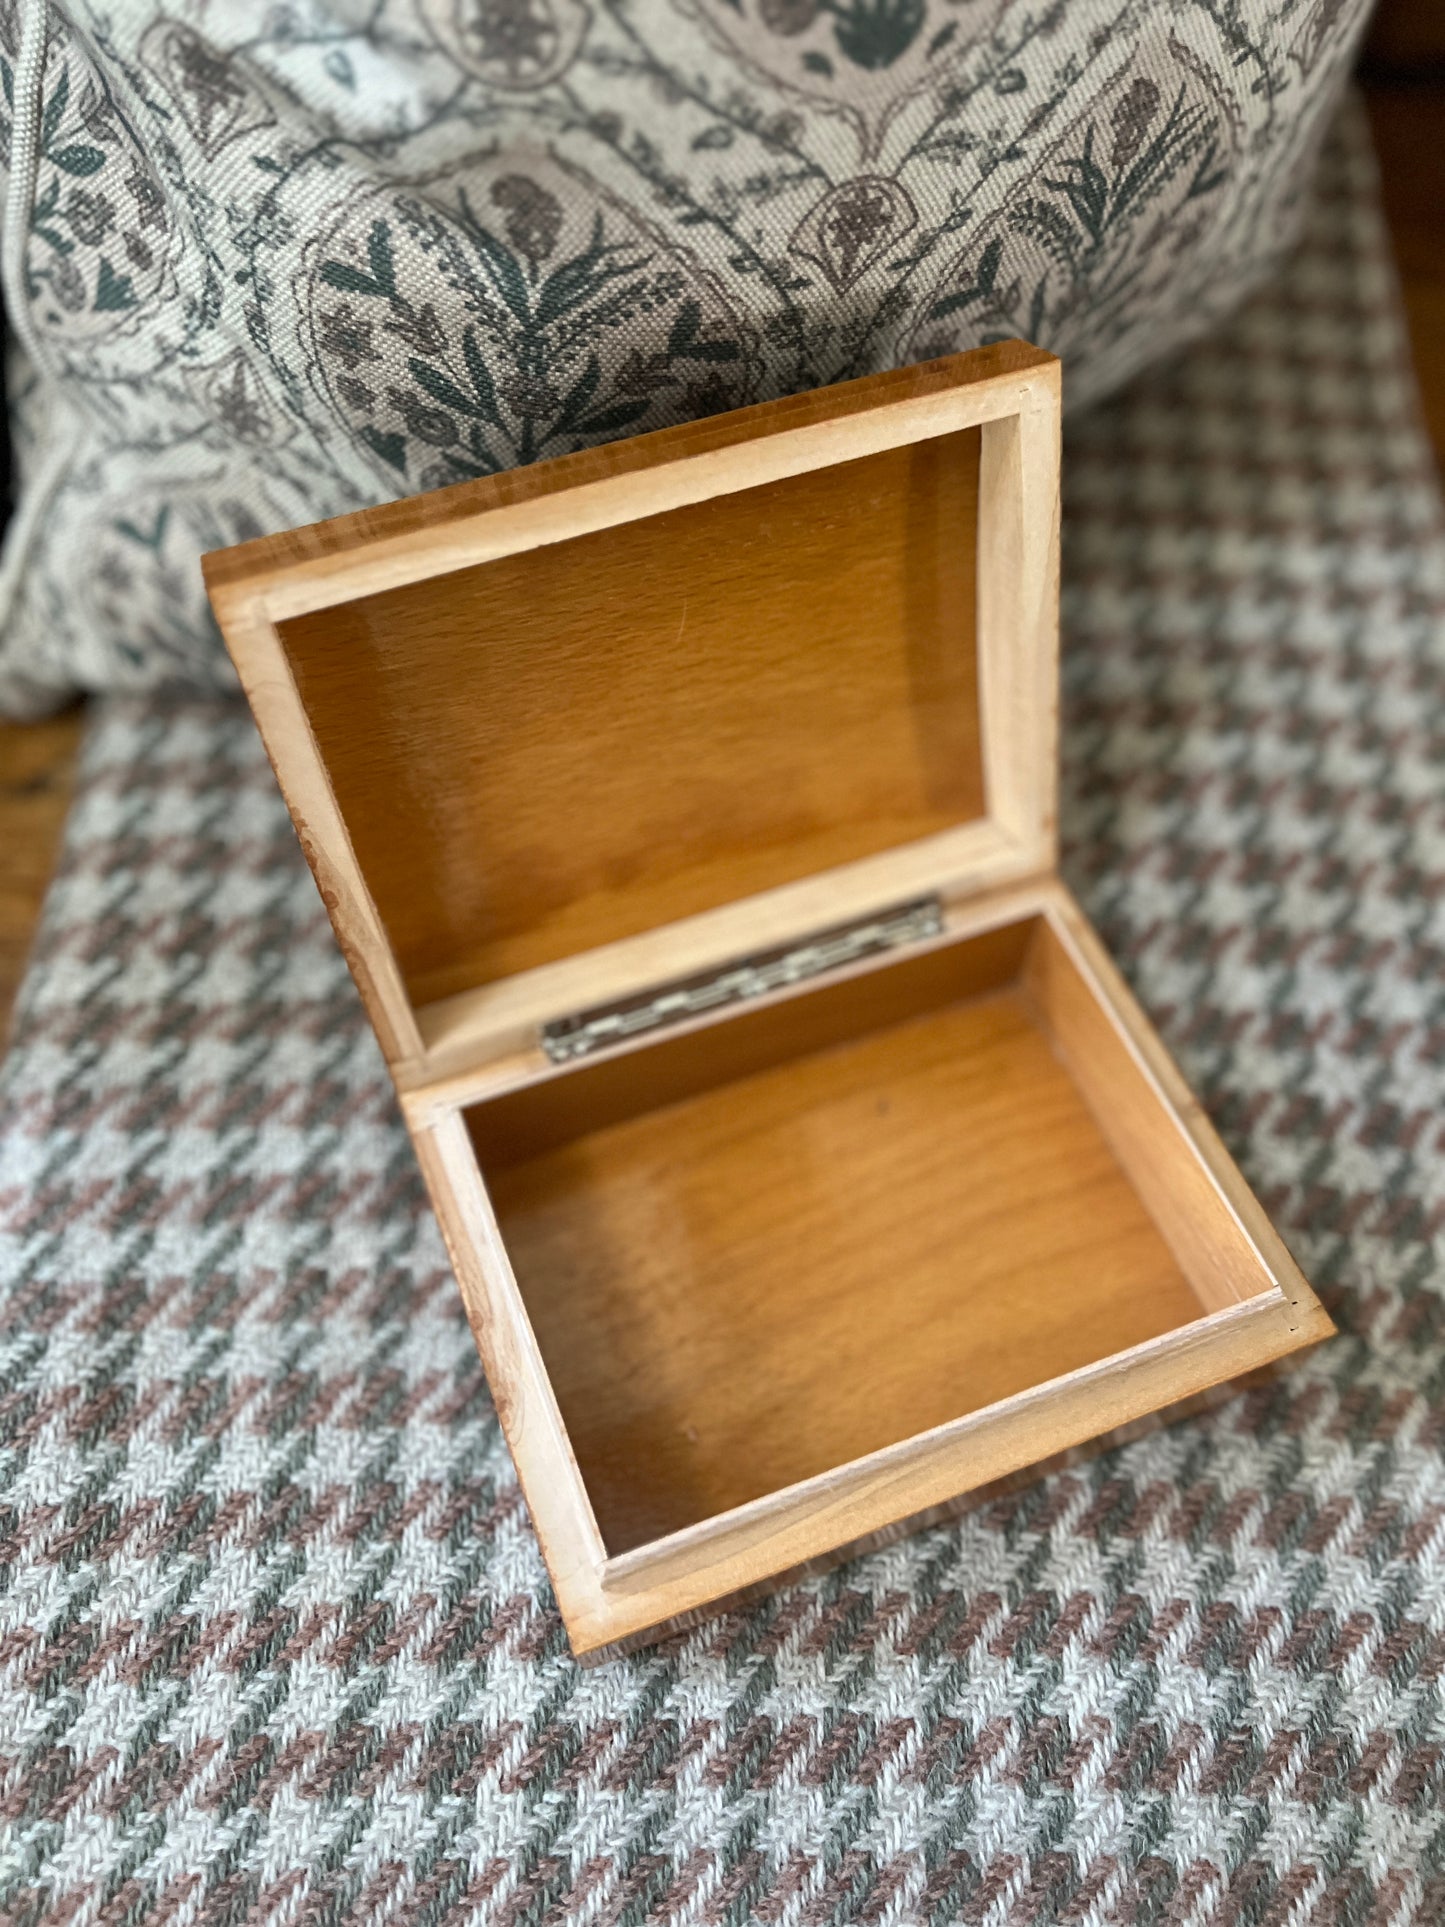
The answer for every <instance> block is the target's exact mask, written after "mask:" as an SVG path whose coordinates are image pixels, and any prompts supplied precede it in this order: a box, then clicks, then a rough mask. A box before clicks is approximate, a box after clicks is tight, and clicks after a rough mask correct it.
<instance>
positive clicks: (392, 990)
mask: <svg viewBox="0 0 1445 1927" xmlns="http://www.w3.org/2000/svg"><path fill="white" fill-rule="evenodd" d="M218 614H219V611H218ZM222 621H223V623H224V629H225V636H226V645H227V647H228V649H229V650H230V653H231V660H232V662H233V663H234V664H235V666H236V673H237V675H238V676H239V677H240V679H241V687H242V689H243V690H244V691H245V693H246V700H247V701H248V702H249V703H250V705H251V713H252V714H253V716H254V717H255V719H256V726H257V728H258V729H259V731H260V734H261V742H262V745H263V747H264V748H265V751H266V754H267V756H268V758H269V759H270V763H271V768H272V770H273V771H274V772H275V776H276V781H277V784H278V785H279V787H280V790H281V794H282V796H283V798H284V799H285V802H286V807H287V809H288V810H289V811H290V813H291V820H292V822H293V823H294V824H295V826H296V834H297V837H298V838H299V839H300V843H301V847H302V850H303V851H304V852H305V855H306V860H307V862H308V863H309V864H310V866H311V872H312V875H313V876H314V877H315V879H316V887H317V889H318V890H319V891H320V892H321V900H322V902H323V903H324V904H325V906H326V911H327V914H328V915H329V917H330V918H331V924H332V928H333V929H334V930H335V932H336V940H337V942H338V943H339V944H340V945H341V949H342V952H343V954H344V956H345V958H346V961H347V963H348V964H349V965H350V968H351V974H352V976H353V977H354V978H355V980H356V986H357V989H358V990H359V991H360V993H361V1000H362V1002H363V1003H364V1004H365V1006H366V1014H367V1016H368V1017H369V1018H370V1019H371V1024H372V1028H373V1029H374V1030H375V1032H376V1034H377V1038H378V1040H379V1042H380V1044H381V1050H382V1055H383V1056H384V1057H385V1058H386V1060H387V1062H388V1064H389V1065H393V1066H395V1065H397V1064H403V1063H407V1062H411V1061H414V1060H415V1059H416V1058H417V1057H419V1056H420V1055H421V1054H422V1052H423V1050H424V1049H425V1046H424V1044H423V1042H422V1035H421V1031H420V1029H419V1028H418V1025H417V1021H416V1016H415V1014H414V1012H413V1010H412V1006H411V1000H410V998H409V997H408V996H407V994H406V985H405V984H404V983H403V981H402V976H401V971H400V969H399V968H398V965H397V962H396V956H395V953H394V952H393V950H392V947H391V943H390V940H389V939H388V937H387V934H386V930H385V927H384V926H383V924H382V921H381V915H380V912H379V911H378V910H377V907H376V904H375V901H374V900H373V898H372V895H371V892H370V890H369V889H368V888H367V886H366V879H365V877H364V876H363V874H362V870H361V865H360V864H359V863H358V861H357V858H356V851H355V849H354V848H353V847H352V842H351V836H350V833H349V832H348V830H347V828H346V819H345V817H344V816H343V815H342V813H341V807H340V805H339V804H338V802H337V800H336V793H335V791H334V790H333V789H332V787H331V779H330V777H329V776H328V775H327V773H326V765H325V762H324V761H323V759H322V755H321V750H320V746H319V745H318V743H317V741H316V738H315V736H314V735H313V734H312V731H311V724H310V722H309V721H308V719H307V715H306V709H305V706H304V704H303V703H302V701H301V694H300V691H299V690H298V689H297V687H296V682H295V678H294V677H293V676H292V674H291V665H290V663H289V662H288V661H287V659H286V651H285V650H284V649H283V647H282V645H281V638H280V637H279V636H278V635H277V633H276V628H275V624H274V623H273V622H272V621H271V618H270V616H269V614H268V612H267V609H266V606H265V602H264V599H263V598H262V597H261V596H259V595H252V594H248V595H241V594H239V593H238V594H236V595H233V596H232V597H230V598H229V599H228V601H227V605H226V612H225V615H224V617H223V618H222Z"/></svg>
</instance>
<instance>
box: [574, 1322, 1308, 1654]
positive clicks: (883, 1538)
mask: <svg viewBox="0 0 1445 1927" xmlns="http://www.w3.org/2000/svg"><path fill="white" fill-rule="evenodd" d="M1295 1356H1298V1354H1295ZM1279 1372H1280V1362H1279V1361H1278V1360H1276V1361H1275V1362H1274V1363H1272V1364H1269V1365H1262V1366H1260V1367H1259V1368H1258V1369H1257V1370H1254V1371H1250V1372H1245V1373H1242V1374H1241V1375H1240V1376H1239V1377H1237V1378H1231V1379H1225V1380H1223V1381H1222V1382H1221V1383H1220V1384H1218V1385H1211V1386H1209V1387H1208V1388H1207V1389H1206V1390H1204V1391H1202V1392H1196V1393H1194V1395H1193V1396H1192V1397H1190V1398H1181V1399H1177V1400H1176V1401H1175V1403H1174V1404H1172V1405H1166V1406H1164V1407H1163V1408H1162V1409H1160V1410H1159V1411H1155V1412H1146V1413H1145V1414H1144V1415H1143V1417H1141V1418H1137V1419H1130V1420H1129V1421H1128V1423H1127V1424H1124V1425H1116V1426H1115V1427H1114V1428H1113V1430H1112V1431H1108V1432H1103V1433H1101V1434H1100V1435H1099V1436H1098V1437H1097V1438H1092V1439H1086V1440H1085V1441H1084V1443H1083V1444H1082V1445H1071V1446H1068V1447H1066V1448H1065V1449H1064V1450H1063V1451H1062V1452H1055V1453H1053V1454H1052V1455H1051V1456H1050V1457H1049V1458H1046V1459H1042V1460H1039V1461H1037V1462H1036V1463H1034V1464H1032V1465H1027V1466H1023V1467H1021V1468H1020V1470H1019V1471H1017V1472H1006V1473H1005V1474H1004V1475H1003V1476H1002V1478H998V1479H990V1480H989V1481H988V1483H987V1484H985V1485H979V1486H974V1487H973V1488H972V1489H971V1490H970V1491H968V1492H960V1493H959V1494H958V1495H957V1497H956V1498H952V1499H945V1500H944V1501H943V1502H942V1504H940V1505H933V1506H927V1507H925V1508H924V1509H923V1510H922V1511H919V1512H913V1513H910V1514H909V1515H908V1517H907V1518H906V1519H898V1520H895V1521H894V1522H893V1524H891V1525H886V1526H880V1527H879V1529H878V1530H877V1531H876V1532H868V1533H864V1534H863V1535H862V1536H861V1537H860V1538H857V1539H852V1540H850V1541H849V1542H848V1543H847V1544H846V1545H841V1546H833V1547H830V1549H829V1550H828V1551H827V1552H824V1553H820V1554H819V1555H818V1557H817V1558H816V1559H808V1560H805V1561H804V1562H803V1563H802V1564H801V1565H797V1566H793V1567H790V1568H789V1570H788V1571H786V1572H779V1573H774V1574H772V1575H771V1576H770V1577H769V1578H767V1579H760V1580H758V1581H757V1582H756V1583H754V1584H753V1585H749V1586H742V1587H739V1589H738V1590H737V1591H736V1592H733V1593H729V1594H727V1595H726V1596H725V1597H723V1598H721V1599H712V1600H709V1601H708V1603H707V1604H706V1605H704V1606H694V1607H692V1608H691V1609H690V1610H689V1611H687V1612H682V1613H677V1614H675V1615H674V1616H673V1618H671V1619H667V1620H663V1621H662V1622H660V1623H659V1624H658V1625H656V1626H648V1627H644V1628H643V1629H642V1631H640V1632H635V1633H631V1634H628V1635H627V1636H626V1637H624V1638H622V1639H618V1640H614V1641H613V1642H612V1643H611V1644H610V1645H606V1646H594V1647H591V1648H589V1650H588V1651H587V1652H585V1653H580V1654H578V1655H577V1657H578V1659H579V1661H580V1663H581V1664H582V1665H583V1666H599V1665H603V1664H605V1663H606V1662H607V1661H609V1660H613V1659H624V1658H626V1656H627V1655H628V1654H629V1653H635V1652H637V1651H638V1650H639V1649H640V1648H642V1647H644V1646H650V1645H652V1644H654V1643H655V1642H656V1641H657V1640H659V1639H665V1638H670V1637H671V1636H672V1635H674V1634H676V1633H684V1632H687V1631H688V1630H689V1629H690V1628H692V1627H694V1626H699V1625H704V1624H706V1622H707V1621H708V1620H710V1619H715V1618H716V1617H717V1616H718V1614H719V1613H724V1612H731V1611H734V1610H736V1609H737V1608H739V1607H743V1606H747V1605H750V1604H752V1603H753V1602H754V1601H756V1600H759V1599H765V1598H767V1597H768V1596H769V1595H770V1594H772V1593H774V1592H777V1591H778V1590H779V1589H780V1588H781V1587H783V1586H791V1585H796V1584H797V1583H798V1582H799V1581H800V1580H803V1579H810V1578H813V1577H815V1576H816V1575H818V1574H820V1573H826V1572H832V1571H833V1570H834V1569H835V1568H837V1567H838V1566H842V1565H846V1564H848V1563H849V1561H851V1560H853V1559H862V1558H865V1557H866V1556H867V1555H868V1554H869V1553H871V1552H881V1551H882V1550H883V1549H884V1548H885V1547H887V1546H891V1545H896V1544H897V1543H898V1541H899V1540H900V1539H908V1538H911V1537H912V1536H913V1535H914V1534H915V1533H918V1532H927V1531H928V1530H929V1529H930V1528H931V1527H933V1526H940V1525H947V1524H949V1523H950V1522H951V1521H952V1520H954V1519H959V1518H962V1517H964V1516H965V1515H966V1514H968V1513H970V1512H977V1511H978V1510H979V1509H980V1508H981V1507H983V1506H986V1505H990V1504H992V1503H993V1502H994V1501H995V1500H997V1499H1000V1498H1003V1497H1006V1496H1007V1495H1008V1494H1010V1493H1013V1492H1022V1491H1026V1490H1027V1488H1028V1487H1029V1486H1032V1485H1037V1484H1038V1482H1039V1481H1040V1480H1041V1479H1046V1478H1048V1477H1050V1476H1051V1474H1053V1473H1055V1472H1063V1471H1067V1470H1069V1469H1070V1468H1071V1467H1073V1466H1078V1465H1087V1464H1089V1463H1090V1462H1091V1461H1093V1460H1095V1459H1097V1458H1100V1457H1102V1456H1103V1455H1104V1454H1105V1453H1107V1452H1115V1451H1118V1450H1119V1448H1120V1447H1121V1446H1125V1445H1131V1444H1132V1443H1133V1442H1134V1441H1135V1440H1136V1439H1143V1438H1151V1437H1152V1436H1153V1435H1154V1434H1155V1433H1156V1432H1161V1431H1163V1430H1165V1429H1166V1427H1168V1426H1171V1425H1178V1424H1180V1423H1182V1422H1183V1421H1184V1420H1185V1419H1190V1418H1197V1417H1199V1416H1200V1415H1202V1414H1203V1413H1206V1412H1213V1411H1217V1410H1218V1409H1219V1407H1220V1406H1222V1405H1226V1404H1228V1403H1229V1401H1230V1400H1231V1399H1235V1398H1238V1397H1239V1396H1240V1395H1241V1394H1242V1393H1244V1392H1246V1391H1249V1390H1251V1389H1253V1388H1255V1387H1257V1386H1262V1385H1265V1384H1268V1383H1269V1382H1270V1381H1271V1380H1272V1379H1274V1378H1276V1377H1277V1376H1278V1375H1279Z"/></svg>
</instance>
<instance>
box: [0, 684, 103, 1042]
mask: <svg viewBox="0 0 1445 1927" xmlns="http://www.w3.org/2000/svg"><path fill="white" fill-rule="evenodd" d="M83 727H84V712H83V711H82V710H80V709H72V710H69V711H67V713H66V714H65V715H63V716H52V717H50V718H48V719H47V720H46V721H45V722H41V723H6V722H0V1041H3V1038H4V1035H5V1033H6V1032H7V1031H8V1029H9V1024H10V1010H11V1006H12V1004H13V1003H14V1000H15V993H16V991H17V990H18V989H19V988H20V979H21V977H22V976H23V975H24V971H25V964H26V960H27V959H28V957H29V955H30V946H31V942H32V941H33V937H34V931H35V924H36V920H37V919H38V917H39V915H40V905H41V903H42V901H43V900H44V897H45V891H46V887H47V885H48V884H49V882H50V873H51V870H52V868H53V866H54V862H55V855H56V852H57V851H58V849H59V848H60V834H61V830H62V828H63V826H64V823H65V812H66V810H67V809H68V808H69V805H70V798H71V793H72V791H73V790H74V787H75V766H76V760H77V758H78V756H79V753H80V738H81V732H82V729H83Z"/></svg>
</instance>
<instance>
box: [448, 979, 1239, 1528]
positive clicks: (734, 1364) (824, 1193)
mask: <svg viewBox="0 0 1445 1927" xmlns="http://www.w3.org/2000/svg"><path fill="white" fill-rule="evenodd" d="M879 974H880V975H881V976H882V977H884V978H886V977H887V976H888V975H890V974H893V973H889V972H886V971H885V972H882V973H879ZM735 1027H736V1026H730V1027H729V1028H735ZM801 1029H802V1027H800V1034H801ZM554 1088H555V1087H554ZM484 1160H485V1153H484ZM484 1168H485V1162H484ZM487 1175H488V1179H489V1185H490V1189H491V1194H492V1198H493V1202H494V1205H495V1207H496V1211H497V1214H498V1219H499V1222H500V1224H501V1228H502V1233H503V1237H504V1238H505V1240H506V1243H507V1247H508V1250H509V1253H510V1255H511V1261H512V1265H513V1268H514V1271H515V1273H516V1276H517V1279H518V1282H519V1284H520V1286H521V1290H522V1295H523V1298H524V1299H525V1301H526V1304H527V1307H528V1311H529V1313H530V1316H531V1320H532V1324H533V1328H534V1330H535V1331H536V1333H537V1338H538V1342H539V1344H540V1347H541V1351H542V1356H543V1358H544V1360H545V1362H546V1365H547V1370H548V1374H549V1376H550V1378H551V1380H552V1383H553V1385H554V1386H555V1388H556V1392H557V1398H558V1403H559V1406H560V1409H561V1412H562V1415H563V1419H564V1421H565V1423H566V1425H567V1429H568V1433H569V1435H570V1437H571V1439H572V1443H573V1448H574V1450H575V1452H576V1455H577V1461H578V1465H579V1467H580V1469H581V1472H582V1476H583V1479H584V1481H585V1482H586V1484H587V1488H588V1491H589V1493H590V1495H591V1499H592V1504H593V1508H594V1510H595V1512H596V1515H597V1519H598V1523H599V1525H600V1527H601V1530H602V1534H603V1538H604V1540H605V1542H606V1544H607V1548H608V1551H609V1553H612V1554H616V1553H619V1552H623V1551H627V1550H629V1549H631V1548H632V1547H634V1546H637V1545H639V1544H642V1543H643V1542H645V1541H646V1540H648V1539H653V1538H659V1537H661V1536H663V1535H664V1534H667V1533H671V1532H675V1531H678V1530H680V1529H681V1528H682V1527H684V1526H687V1525H690V1524H693V1523H695V1522H697V1521H698V1520H700V1519H703V1518H706V1517H709V1516H711V1515H712V1514H714V1513H718V1512H723V1511H726V1510H728V1509H729V1508H731V1507H733V1506H738V1505H742V1504H745V1503H746V1502H747V1501H749V1500H752V1499H756V1498H758V1497H760V1496H762V1495H763V1494H765V1493H768V1492H771V1491H775V1490H777V1489H779V1488H780V1487H783V1486H787V1485H791V1484H793V1483H795V1482H796V1481H798V1480H801V1479H806V1478H810V1477H814V1476H816V1475H818V1474H819V1473H822V1472H825V1471H827V1470H829V1469H831V1468H832V1467H834V1466H838V1465H842V1464H845V1463H847V1462H848V1461H849V1460H851V1459H856V1458H860V1457H862V1456H863V1455H865V1454H866V1453H869V1452H874V1451H877V1450H879V1449H880V1448H882V1447H884V1446H887V1445H890V1444H893V1443H895V1442H897V1441H898V1440H901V1439H904V1438H908V1437H911V1436H913V1435H914V1434H916V1433H918V1432H921V1431H927V1430H929V1429H930V1428H932V1427H934V1426H938V1425H942V1424H945V1423H947V1422H948V1421H949V1420H951V1419H955V1418H959V1417H962V1416H963V1415H964V1414H966V1413H968V1412H973V1411H977V1410H979V1409H981V1408H982V1407H984V1406H987V1405H990V1404H993V1403H994V1402H996V1401H997V1400H1000V1399H1004V1398H1008V1397H1010V1396H1012V1395H1013V1394H1015V1393H1017V1392H1020V1391H1022V1390H1024V1389H1025V1388H1026V1387H1028V1386H1030V1385H1033V1384H1037V1383H1039V1382H1040V1381H1041V1380H1043V1379H1048V1378H1055V1377H1058V1376H1061V1375H1062V1374H1064V1373H1067V1372H1071V1371H1075V1370H1077V1369H1079V1368H1080V1367H1081V1366H1084V1365H1088V1364H1092V1363H1095V1362H1097V1361H1098V1360H1099V1359H1102V1358H1105V1357H1107V1356H1109V1355H1110V1354H1111V1353H1113V1352H1117V1351H1120V1350H1123V1349H1126V1348H1127V1347H1129V1346H1132V1345H1136V1344H1139V1343H1142V1342H1143V1341H1144V1340H1146V1339H1149V1338H1153V1337H1156V1336H1158V1335H1159V1334H1160V1333H1162V1332H1165V1331H1168V1330H1170V1329H1172V1328H1173V1327H1175V1326H1178V1325H1181V1324H1184V1323H1187V1322H1188V1321H1190V1320H1191V1319H1195V1318H1198V1317H1199V1316H1200V1315H1201V1311H1202V1309H1203V1307H1202V1306H1201V1303H1200V1300H1199V1298H1198V1297H1197V1296H1196V1294H1195V1293H1194V1291H1193V1290H1192V1289H1191V1287H1190V1285H1189V1284H1188V1282H1187V1281H1186V1279H1185V1278H1184V1276H1183V1274H1182V1273H1181V1271H1180V1269H1179V1267H1178V1265H1177V1264H1176V1262H1175V1261H1174V1259H1173V1258H1172V1256H1171V1254H1170V1252H1169V1249H1168V1247H1167V1245H1166V1243H1165V1241H1164V1239H1163V1238H1162V1237H1161V1236H1160V1233H1159V1231H1158V1230H1157V1229H1156V1227H1155V1226H1154V1224H1153V1223H1152V1222H1151V1220H1150V1218H1149V1216H1148V1214H1147V1212H1146V1211H1145V1209H1144V1207H1143V1206H1142V1204H1141V1203H1140V1202H1139V1199H1138V1197H1137V1195H1136V1193H1135V1191H1134V1189H1133V1188H1132V1187H1131V1185H1130V1183H1129V1182H1128V1179H1127V1178H1126V1176H1125V1174H1124V1172H1123V1171H1122V1170H1121V1168H1120V1166H1119V1164H1118V1161H1117V1160H1116V1158H1115V1157H1114V1156H1113V1154H1112V1153H1111V1151H1110V1150H1109V1148H1108V1145H1107V1143H1106V1141H1105V1138H1104V1135H1103V1133H1102V1132H1101V1130H1100V1128H1099V1126H1098V1124H1097V1123H1096V1122H1095V1120H1094V1119H1093V1118H1092V1117H1091V1115H1090V1114H1089V1111H1088V1109H1087V1108H1086V1106H1085V1104H1084V1102H1083V1100H1082V1099H1081V1097H1080V1096H1079V1093H1078V1091H1077V1089H1076V1088H1075V1086H1074V1084H1073V1083H1072V1081H1071V1079H1070V1077H1069V1075H1068V1073H1067V1072H1066V1071H1065V1070H1064V1068H1063V1067H1062V1066H1061V1065H1060V1063H1059V1062H1058V1060H1057V1058H1056V1056H1055V1055H1054V1053H1053V1052H1052V1050H1051V1049H1050V1046H1049V1043H1048V1041H1047V1039H1046V1037H1045V1036H1044V1034H1043V1032H1042V1031H1041V1029H1040V1027H1039V1025H1038V1022H1037V1020H1036V1018H1035V1015H1034V1013H1033V1009H1032V1006H1031V1004H1030V1003H1029V1001H1028V1000H1027V999H1026V998H1025V997H1024V995H1023V994H1022V993H1021V988H1020V986H1019V984H1018V981H1017V979H1014V980H1013V981H1012V982H1005V983H1002V984H999V985H998V986H996V987H995V988H994V990H993V991H992V992H991V993H986V994H984V995H982V996H978V997H974V998H971V999H966V1000H963V1001H960V1002H958V1003H954V1004H950V1005H946V1006H945V1007H944V1008H942V1009H939V1010H935V1011H931V1012H927V1013H926V1014H923V1015H920V1016H917V1017H915V1018H913V1019H912V1020H911V1021H908V1022H905V1023H902V1024H898V1025H895V1026H891V1027H889V1028H887V1029H884V1030H881V1031H875V1032H873V1033H872V1034H871V1035H866V1036H864V1037H861V1038H857V1039H854V1040H853V1041H851V1042H847V1043H841V1044H835V1045H833V1046H832V1047H831V1048H826V1049H824V1050H821V1051H818V1052H816V1053H814V1054H811V1055H807V1056H795V1057H793V1058H792V1059H791V1060H790V1061H785V1062H783V1063H781V1064H778V1065H776V1066H774V1067H773V1068H771V1069H767V1070H763V1071H759V1072H755V1073H753V1074H752V1075H750V1076H746V1077H743V1078H739V1079H733V1080H731V1081H727V1082H723V1083H720V1084H717V1085H715V1086H713V1087H712V1088H708V1089H705V1090H702V1091H700V1092H697V1093H696V1094H694V1095H693V1096H691V1097H687V1098H684V1099H682V1100H680V1101H677V1102H674V1103H671V1104H664V1105H663V1106H662V1107H661V1108H657V1109H652V1110H649V1111H647V1112H646V1113H644V1114H643V1115H641V1116H638V1117H634V1118H632V1119H629V1120H625V1121H623V1122H620V1123H608V1124H604V1125H603V1127H602V1128H601V1129H598V1130H592V1131H585V1132H583V1133H581V1134H579V1135H577V1136H576V1137H575V1138H573V1139H572V1141H571V1142H568V1143H565V1144H563V1145H561V1146H559V1147H557V1148H554V1149H550V1150H544V1151H542V1152H541V1153H540V1154H539V1155H537V1156H534V1157H531V1158H528V1159H526V1160H524V1161H521V1162H516V1163H512V1164H510V1165H503V1166H501V1167H500V1168H497V1167H495V1166H494V1167H493V1168H492V1169H490V1170H488V1172H487Z"/></svg>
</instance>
